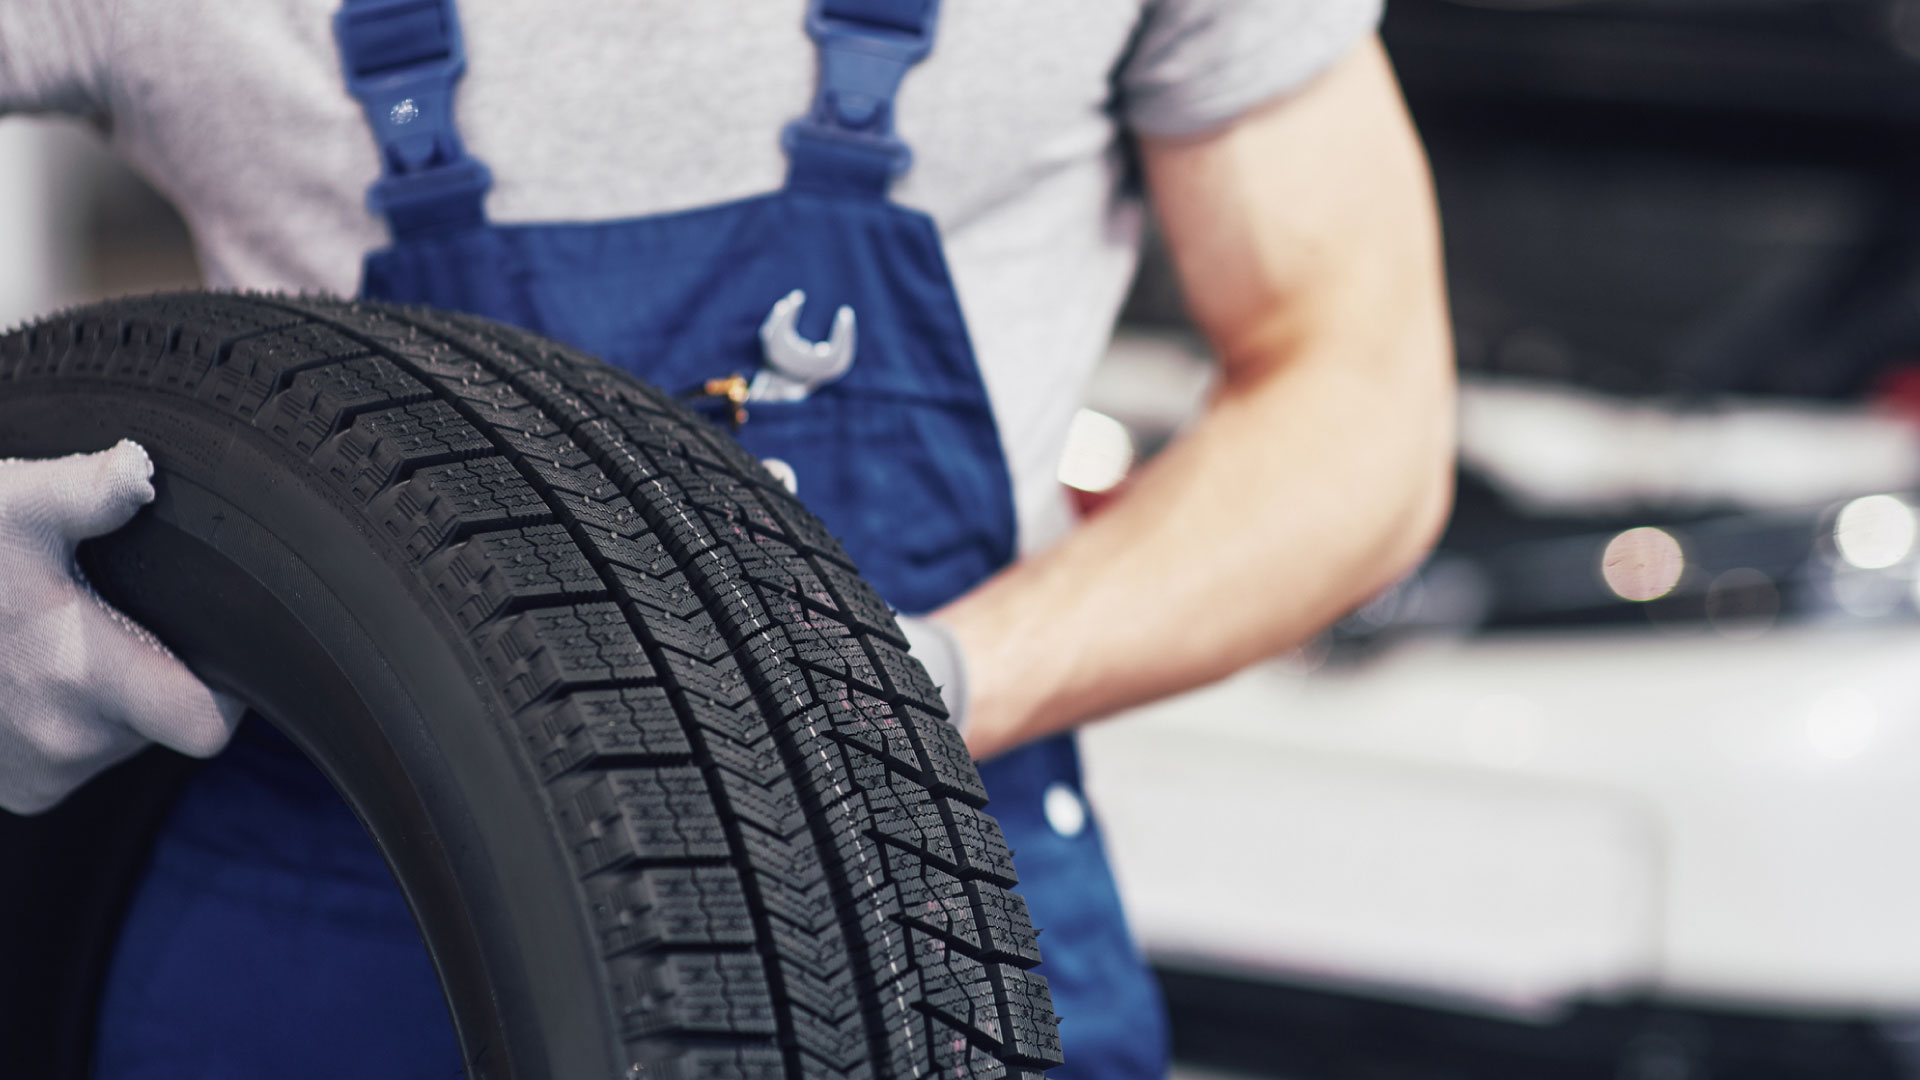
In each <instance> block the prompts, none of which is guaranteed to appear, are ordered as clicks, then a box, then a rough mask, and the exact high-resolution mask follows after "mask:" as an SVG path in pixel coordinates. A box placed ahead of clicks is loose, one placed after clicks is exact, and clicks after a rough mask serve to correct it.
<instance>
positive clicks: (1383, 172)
mask: <svg viewBox="0 0 1920 1080" xmlns="http://www.w3.org/2000/svg"><path fill="white" fill-rule="evenodd" d="M1143 149H1144V154H1145V160H1146V166H1147V178H1148V183H1149V187H1150V190H1151V192H1152V195H1153V202H1154V206H1155V208H1156V210H1157V211H1158V213H1159V216H1160V220H1161V223H1162V225H1163V228H1164V230H1165V233H1166V237H1167V241H1168V244H1169V246H1170V247H1171V250H1172V253H1173V258H1174V263H1175V265H1176V267H1177V268H1178V270H1179V273H1180V277H1181V281H1182V283H1183V286H1184V288H1185V291H1186V295H1187V303H1188V307H1189V309H1190V310H1191V311H1192V313H1193V315H1194V318H1195V320H1196V321H1197V322H1198V324H1199V326H1200V328H1201V330H1202V331H1203V332H1204V333H1205V334H1206V336H1207V339H1208V341H1209V342H1210V343H1211V344H1212V346H1213V348H1214V350H1215V351H1216V352H1217V353H1218V355H1219V357H1220V361H1221V364H1222V380H1221V386H1220V389H1219V391H1218V393H1217V395H1216V397H1215V398H1214V400H1213V401H1212V403H1211V404H1210V406H1209V408H1208V410H1207V412H1206V414H1205V415H1204V416H1203V417H1202V418H1201V419H1200V421H1199V422H1198V423H1197V424H1196V425H1195V426H1194V427H1193V429H1192V430H1191V431H1190V432H1188V434H1187V435H1186V436H1185V437H1183V438H1182V439H1181V440H1179V441H1178V442H1177V443H1176V444H1175V445H1173V446H1172V447H1170V448H1169V449H1168V450H1167V451H1166V452H1165V453H1163V454H1162V455H1160V457H1159V458H1157V459H1156V460H1155V461H1154V462H1153V463H1152V464H1151V465H1150V466H1149V467H1147V468H1146V469H1145V470H1143V472H1142V473H1141V475H1140V476H1139V478H1138V480H1137V481H1136V483H1135V484H1134V485H1133V486H1132V487H1131V488H1130V490H1129V491H1128V492H1127V493H1126V495H1125V496H1123V497H1122V498H1120V499H1119V500H1117V501H1116V502H1115V503H1114V504H1113V505H1111V506H1110V507H1108V508H1107V509H1106V510H1105V511H1103V512H1102V513H1101V514H1100V515H1098V516H1097V517H1096V518H1094V519H1093V520H1092V521H1090V522H1089V523H1088V524H1087V526H1086V527H1085V528H1083V529H1081V530H1080V531H1079V532H1077V533H1076V534H1074V535H1073V536H1072V537H1071V538H1069V539H1068V540H1066V541H1065V542H1063V543H1062V544H1060V545H1059V546H1057V547H1055V548H1053V549H1052V550H1050V551H1048V552H1046V553H1044V554H1042V555H1039V556H1037V557H1035V558H1032V559H1028V560H1026V561H1024V562H1021V563H1019V564H1017V565H1015V566H1014V567H1012V568H1010V569H1009V570H1007V571H1006V572H1004V573H1002V574H1000V575H999V576H998V577H996V578H994V579H993V580H992V581H990V582H988V583H987V584H986V585H984V586H982V587H981V588H980V589H978V590H976V591H974V592H973V593H971V594H969V595H967V596H965V597H963V598H961V599H960V600H959V601H956V602H955V603H954V604H952V605H949V606H948V607H947V608H946V609H944V610H943V611H941V612H940V613H939V618H940V619H942V620H943V621H945V622H946V623H947V624H948V625H949V626H950V627H951V628H952V629H953V632H954V633H955V634H956V635H957V636H958V638H959V640H960V642H961V644H962V646H963V648H964V649H965V651H966V653H967V656H968V658H969V671H970V684H971V695H972V696H971V708H970V711H969V717H968V725H967V742H968V745H969V746H970V747H971V749H972V750H973V753H974V755H975V756H976V757H989V756H991V755H993V754H996V753H999V752H1001V751H1003V750H1007V749H1010V748H1012V747H1014V746H1016V745H1018V744H1020V743H1022V742H1025V741H1027V740H1029V739H1034V738H1038V737H1040V736H1043V735H1048V734H1052V733H1054V732H1057V731H1060V730H1063V729H1066V728H1069V727H1072V726H1074V725H1076V724H1079V723H1082V722H1084V721H1086V720H1089V719H1093V718H1096V717H1099V716H1103V715H1106V714H1108V713H1111V712H1114V711H1116V710H1119V709H1122V708H1125V707H1127V706H1130V705H1136V704H1140V703H1143V702H1147V701H1151V700H1153V699H1156V698H1160V697H1164V696H1166V695H1168V694H1173V693H1177V692H1179V691H1182V690H1187V689H1190V688H1193V687H1195V686H1199V685H1202V684H1205V683H1207V682H1211V681H1213V680H1215V679H1218V678H1220V677H1222V676H1225V675H1227V674H1229V673H1231V672H1233V671H1234V670H1236V669H1238V668H1240V667H1242V666H1244V665H1245V664H1247V663H1250V662H1252V661H1254V660H1257V659H1260V658H1261V657H1264V656H1268V655H1271V654H1273V653H1276V652H1279V651H1281V650H1284V649H1286V648H1288V647H1291V646H1293V645H1295V644H1297V643H1299V642H1300V641H1302V640H1304V639H1305V638H1307V637H1309V636H1311V635H1312V634H1313V633H1314V632H1316V631H1317V630H1319V629H1320V628H1321V627H1322V626H1324V625H1326V624H1327V623H1328V622H1330V621H1332V620H1333V619H1335V618H1337V617H1339V616H1340V615H1341V614H1342V613H1344V612H1345V611H1347V610H1348V609H1350V608H1351V607H1353V606H1354V605H1356V604H1357V603H1359V602H1361V601H1363V600H1365V599H1366V598H1367V597H1369V596H1370V595H1372V594H1373V593H1374V592H1376V591H1378V590H1379V589H1380V588H1382V587H1384V586H1385V585H1387V584H1389V583H1390V582H1392V581H1393V580H1394V579H1395V578H1397V577H1399V576H1400V575H1402V574H1403V573H1405V572H1406V571H1407V570H1408V569H1410V568H1411V567H1412V566H1413V565H1414V564H1415V563H1416V562H1417V561H1418V560H1419V558H1420V557H1421V556H1422V555H1423V554H1424V553H1425V551H1426V549H1427V548H1428V546H1429V545H1430V544H1431V543H1432V540H1433V537H1434V535H1435V533H1436V531H1437V530H1438V528H1439V526H1440V524H1441V522H1442V521H1443V520H1444V518H1445V514H1446V509H1447V505H1448V503H1449V500H1450V497H1451V487H1450V482H1451V477H1452V449H1453V427H1452V424H1453V376H1452V347H1451V342H1450V338H1449V332H1448V327H1447V317H1446V306H1445V298H1444V290H1443V286H1442V281H1441V267H1440V246H1439V235H1438V234H1439V229H1438V224H1437V220H1436V215H1435V212H1434V206H1433V197H1432V192H1431V187H1430V182H1429V178H1428V174H1427V170H1426V160H1425V157H1424V155H1423V153H1422V151H1421V149H1420V145H1419V141H1418V138H1417V136H1416V135H1415V134H1414V131H1413V128H1412V124H1411V123H1410V121H1409V120H1408V118H1407V115H1406V111H1405V108H1404V106H1403V104H1402V102H1401V100H1400V96H1399V91H1398V86H1397V84H1396V83H1395V81H1394V78H1393V74H1392V72H1391V69H1390V68H1389V67H1388V64H1387V61H1386V57H1385V54H1384V52H1383V51H1382V50H1381V49H1380V47H1379V46H1378V44H1377V43H1373V42H1369V43H1368V44H1367V45H1366V46H1364V47H1362V48H1360V49H1358V50H1356V51H1355V53H1354V54H1353V55H1352V56H1351V57H1349V58H1348V59H1347V60H1345V61H1343V62H1342V63H1341V65H1340V66H1338V67H1337V68H1335V69H1334V70H1332V71H1330V72H1329V73H1328V74H1326V75H1325V76H1323V77H1322V78H1321V79H1320V80H1318V81H1317V82H1316V83H1315V84H1313V85H1312V86H1311V87H1309V88H1308V89H1306V90H1305V91H1303V92H1302V93H1300V94H1298V95H1296V96H1294V97H1293V98H1291V99H1289V100H1287V101H1285V102H1281V103H1279V104H1276V105H1274V106H1271V107H1269V108H1267V109H1265V110H1262V111H1259V112H1256V113H1254V114H1252V115H1249V116H1247V117H1245V118H1243V119H1242V120H1240V121H1238V122H1237V123H1235V124H1234V125H1232V126H1230V127H1228V128H1227V129H1225V130H1222V131H1219V132H1215V133H1213V134H1210V135H1207V136H1203V137H1199V138H1195V139H1188V140H1150V141H1148V142H1147V143H1146V144H1145V146H1144V148H1143Z"/></svg>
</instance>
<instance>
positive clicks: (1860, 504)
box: [1833, 495, 1916, 570]
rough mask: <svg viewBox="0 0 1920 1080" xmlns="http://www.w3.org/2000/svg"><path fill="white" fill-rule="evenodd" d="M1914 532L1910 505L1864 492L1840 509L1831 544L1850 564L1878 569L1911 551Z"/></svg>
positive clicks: (1884, 496) (1900, 558)
mask: <svg viewBox="0 0 1920 1080" xmlns="http://www.w3.org/2000/svg"><path fill="white" fill-rule="evenodd" d="M1915 531H1916V530H1915V524H1914V520H1913V508H1912V507H1910V506H1908V505H1907V504H1906V503H1903V502H1901V501H1900V500H1899V499H1896V498H1894V497H1893V496H1891V495H1867V496H1865V497H1863V498H1858V499H1855V500H1853V501H1852V502H1850V503H1848V504H1847V505H1846V506H1844V507H1842V508H1841V510H1840V516H1839V517H1837V518H1835V519H1834V522H1833V543H1834V546H1835V547H1836V548H1838V549H1839V551H1840V557H1841V558H1843V559H1845V560H1847V562H1849V563H1851V564H1852V565H1854V566H1857V567H1859V568H1860V569H1862V570H1880V569H1883V568H1885V567H1889V566H1892V565H1893V564H1894V563H1897V562H1899V561H1900V560H1902V559H1904V558H1906V557H1907V555H1908V554H1909V553H1910V552H1912V551H1913V541H1914V533H1915Z"/></svg>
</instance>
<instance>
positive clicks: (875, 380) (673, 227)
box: [366, 189, 1014, 612]
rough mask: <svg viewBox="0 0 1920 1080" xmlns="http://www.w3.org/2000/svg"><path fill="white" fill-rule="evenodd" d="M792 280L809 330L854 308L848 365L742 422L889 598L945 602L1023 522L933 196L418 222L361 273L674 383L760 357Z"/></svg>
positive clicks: (665, 384) (698, 383)
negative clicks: (446, 229)
mask: <svg viewBox="0 0 1920 1080" xmlns="http://www.w3.org/2000/svg"><path fill="white" fill-rule="evenodd" d="M449 271H451V272H449ZM794 289H800V290H803V291H804V292H805V293H806V295H807V303H806V306H805V307H804V308H803V309H802V311H801V316H800V323H799V326H798V330H799V332H800V333H801V334H803V335H805V336H807V337H809V338H811V339H820V338H824V337H826V336H827V333H828V328H829V326H830V325H831V322H832V319H833V316H834V312H835V311H836V310H837V309H838V308H839V307H840V306H841V305H846V306H849V307H851V308H852V309H853V311H854V313H855V318H856V320H857V344H856V346H855V350H854V360H853V364H852V366H851V367H850V368H849V369H848V371H847V372H846V374H845V375H843V376H841V377H840V378H839V379H837V380H834V381H832V382H829V383H827V384H825V385H822V386H820V387H818V388H816V389H815V390H814V391H813V392H812V393H811V394H810V395H809V396H808V397H806V398H805V399H803V400H800V401H791V402H774V401H752V402H749V403H748V404H747V413H748V419H747V421H746V423H745V424H744V426H742V427H741V428H739V429H738V430H737V431H736V432H735V435H736V436H737V437H738V438H739V440H740V441H741V443H742V444H743V445H745V446H746V448H747V449H748V450H749V451H750V452H752V453H753V454H755V455H756V456H759V457H762V458H769V457H772V458H779V459H781V460H782V461H785V462H786V463H788V464H789V465H790V466H792V468H793V470H794V472H795V474H796V476H797V478H798V484H799V495H800V498H801V500H802V501H803V502H805V503H806V505H807V507H808V508H809V509H810V510H812V511H813V512H814V513H815V514H817V515H819V516H820V518H821V519H822V520H823V521H824V522H825V523H826V525H827V527H828V528H829V529H831V530H832V531H833V532H834V534H835V535H836V536H838V537H839V538H840V540H841V542H842V543H843V544H844V545H845V546H846V548H847V552H848V554H849V555H851V556H852V557H853V559H854V561H855V563H856V564H857V565H858V566H859V567H860V569H861V571H862V573H863V574H865V575H866V576H867V577H868V578H869V580H871V581H873V583H874V584H875V585H876V586H877V587H878V588H879V589H880V591H881V593H882V595H883V596H885V597H886V599H887V600H888V601H889V602H890V603H892V604H893V605H894V606H896V607H898V608H900V609H901V610H904V611H909V612H917V611H925V610H930V609H932V608H934V607H937V606H938V605H939V604H941V603H943V602H945V601H946V600H948V599H951V598H952V597H953V596H955V595H958V594H959V593H960V592H963V591H965V590H966V589H967V588H968V587H970V586H971V585H973V584H974V583H976V582H978V581H980V580H981V579H983V578H985V577H986V576H988V575H989V574H990V573H992V572H993V571H994V570H995V569H997V568H998V567H1000V566H1003V565H1005V564H1006V563H1007V562H1008V561H1009V560H1010V559H1011V558H1012V556H1013V537H1014V531H1013V506H1012V498H1011V491H1010V485H1009V483H1008V478H1007V472H1006V464H1005V460H1004V458H1003V456H1002V454H1001V449H1000V445H999V437H998V434H997V432H996V430H995V428H994V426H993V419H992V413H991V409H990V407H989V405H988V402H987V397H986V392H985V388H984V386H983V385H982V383H981V380H980V375H979V372H978V370H977V368H976V367H975V365H974V362H973V355H972V349H971V346H970V344H969V342H968V339H967V333H966V328H965V324H964V321H963V319H962V316H961V312H960V309H959V304H958V301H957V300H956V298H955V296H954V292H953V286H952V282H951V279H950V277H949V275H948V271H947V266H946V262H945V258H944V256H943V255H942V253H941V249H940V244H939V240H938V236H937V233H936V231H935V229H934V225H933V222H932V221H931V220H930V219H928V218H927V217H926V216H925V215H924V214H921V213H918V212H916V211H912V210H907V209H904V208H902V207H900V206H898V205H896V204H893V203H890V202H884V201H878V200H872V199H863V198H858V197H852V198H849V197H842V196H837V195H834V194H824V193H816V192H806V191H796V190H792V189H788V190H783V191H780V192H776V193H773V194H770V195H765V196H760V197H757V198H753V199H747V200H743V201H739V202H734V203H727V204H723V205H719V206H713V207H706V208H702V209H698V210H691V211H686V212H683V213H678V214H668V215H661V216H657V217H648V218H636V219H630V220H627V221H620V222H597V223H593V224H591V225H526V226H494V227H492V228H488V229H485V230H476V231H470V232H463V233H455V234H450V235H446V236H442V237H436V238H432V239H426V240H421V241H416V242H414V243H412V244H409V245H404V246H396V247H395V248H390V249H388V250H386V251H381V252H376V253H375V254H374V255H372V256H370V257H369V259H368V262H367V283H366V290H367V292H368V293H369V294H371V295H379V296H385V297H389V298H394V299H404V300H407V301H411V302H416V303H424V304H429V305H433V306H436V307H445V308H451V309H455V310H463V311H475V312H483V313H485V314H487V315H489V316H492V317H494V318H499V319H502V320H504V321H507V322H510V323H513V324H515V325H518V326H521V327H525V328H527V329H529V330H533V331H535V332H537V333H541V334H544V335H546V336H549V337H552V338H555V339H556V340H559V341H563V342H566V343H567V344H570V345H573V346H576V347H578V348H581V349H583V350H586V351H588V352H591V353H594V354H596V355H598V356H600V357H602V358H603V359H605V360H606V361H607V362H608V363H610V364H613V365H615V366H617V367H621V368H623V369H625V370H627V371H630V372H632V373H633V374H635V375H638V376H640V377H641V378H643V379H646V380H647V381H649V382H651V383H653V384H654V385H656V386H658V387H660V388H661V389H662V390H664V391H666V392H667V393H669V394H685V393H688V392H697V391H698V390H699V389H700V388H701V387H702V386H703V385H704V384H705V383H706V381H707V380H709V379H715V378H722V377H725V376H729V375H735V374H738V375H744V376H747V377H749V378H750V377H751V376H752V375H753V374H754V373H755V372H756V371H758V370H759V369H760V367H761V366H762V364H763V362H764V360H763V357H762V355H761V344H760V339H759V329H760V324H761V322H762V320H764V319H765V318H766V316H767V313H768V311H769V310H770V309H771V308H772V306H773V304H774V303H775V302H777V301H778V300H780V299H781V298H782V297H784V296H786V295H787V294H788V293H789V292H791V291H792V290H794ZM713 415H714V418H715V420H716V422H718V423H725V422H726V421H725V413H724V411H722V410H715V411H714V413H713Z"/></svg>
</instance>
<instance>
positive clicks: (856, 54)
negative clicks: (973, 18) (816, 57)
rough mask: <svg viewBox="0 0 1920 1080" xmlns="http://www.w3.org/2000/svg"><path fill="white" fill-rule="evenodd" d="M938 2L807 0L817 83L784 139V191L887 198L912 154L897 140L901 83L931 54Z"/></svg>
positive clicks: (808, 23)
mask: <svg viewBox="0 0 1920 1080" xmlns="http://www.w3.org/2000/svg"><path fill="white" fill-rule="evenodd" d="M939 11H940V0H809V4H808V8H807V34H808V35H809V36H811V37H812V38H813V41H814V44H815V46H816V47H818V49H819V51H820V81H819V86H818V89H816V90H815V91H814V95H813V105H812V107H811V108H809V109H808V110H807V114H806V115H805V116H803V117H801V118H800V119H798V120H795V121H794V122H793V123H791V124H789V125H787V129H786V132H785V135H784V137H783V139H782V141H783V143H784V144H785V146H786V149H787V158H788V161H789V163H790V165H791V172H790V174H789V176H788V181H787V182H788V185H789V186H791V187H795V188H804V189H810V190H820V191H831V192H837V193H843V194H858V195H868V196H873V197H878V198H884V197H885V196H886V192H887V188H888V186H889V185H890V184H892V182H893V178H894V177H896V176H899V175H900V174H901V173H904V172H906V171H907V166H908V164H909V163H910V162H911V161H912V159H913V155H912V153H911V152H910V151H909V150H908V149H907V144H906V143H904V142H902V141H901V140H900V137H899V136H898V135H896V134H894V130H893V101H894V96H895V95H896V94H897V93H899V90H900V80H901V79H902V78H904V77H905V76H906V74H907V71H908V70H909V69H911V68H912V67H913V66H914V65H915V64H917V63H919V62H920V61H921V60H922V59H924V58H925V57H926V55H927V53H929V52H931V51H932V49H933V35H934V27H935V24H936V23H937V21H938V16H939Z"/></svg>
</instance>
